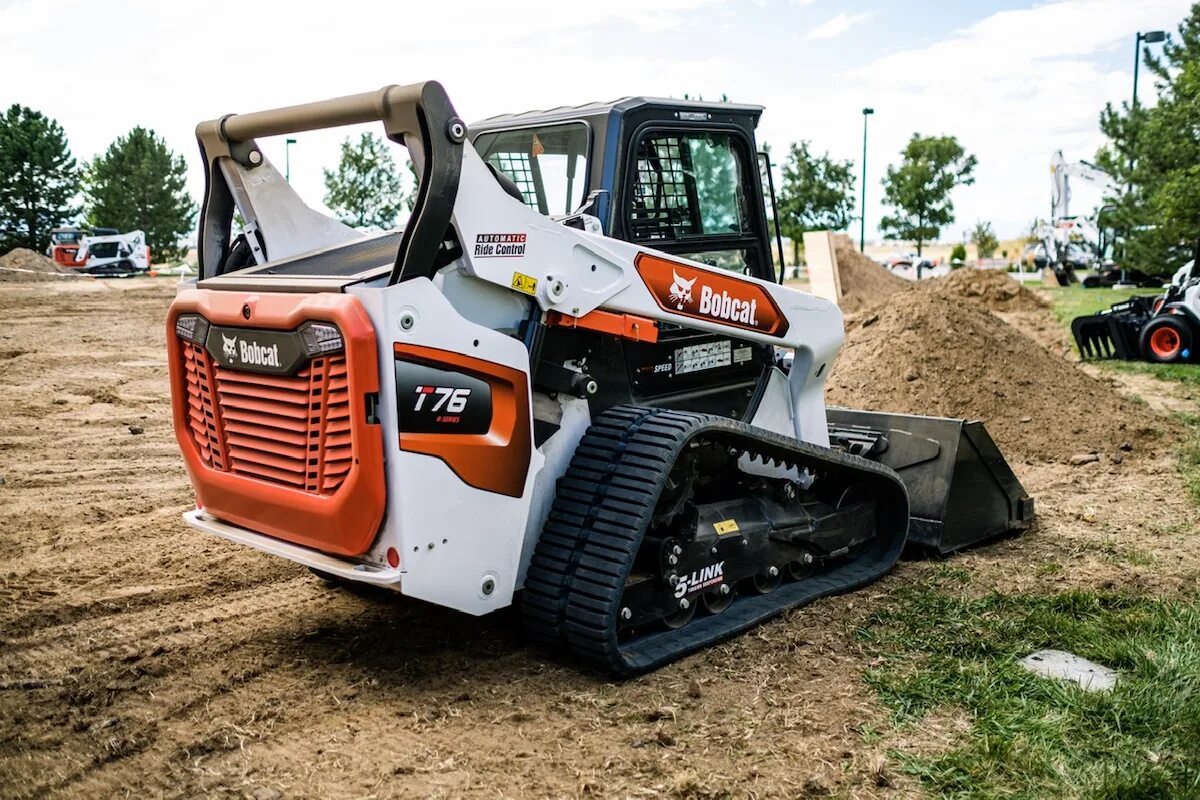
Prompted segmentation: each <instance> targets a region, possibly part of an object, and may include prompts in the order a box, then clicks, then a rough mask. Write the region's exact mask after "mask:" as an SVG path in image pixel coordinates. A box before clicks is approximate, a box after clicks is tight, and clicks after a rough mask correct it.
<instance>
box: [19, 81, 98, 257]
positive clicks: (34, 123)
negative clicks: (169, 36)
mask: <svg viewBox="0 0 1200 800" xmlns="http://www.w3.org/2000/svg"><path fill="white" fill-rule="evenodd" d="M78 183H79V169H78V167H77V166H76V164H75V159H74V157H73V156H72V155H71V150H70V148H69V147H68V146H67V137H66V134H64V133H63V129H62V127H61V126H60V125H59V124H58V123H57V122H55V121H54V120H52V119H50V118H48V117H46V116H45V115H43V114H42V113H41V112H38V111H34V110H33V109H32V108H27V107H25V106H21V105H17V104H15V103H14V104H13V105H12V106H10V107H9V109H8V110H7V111H6V112H4V114H3V115H0V252H3V251H5V250H8V249H10V248H13V247H28V248H29V249H31V250H36V251H38V252H41V251H43V250H45V249H46V247H47V245H48V244H49V242H50V229H51V228H53V227H55V226H56V225H62V224H63V223H65V222H68V221H69V220H71V219H73V218H74V217H75V216H76V215H77V214H78V213H79V207H78V206H76V205H75V204H74V203H73V201H74V200H75V196H76V194H77V192H78V190H79V185H78Z"/></svg>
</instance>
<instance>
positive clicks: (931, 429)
mask: <svg viewBox="0 0 1200 800" xmlns="http://www.w3.org/2000/svg"><path fill="white" fill-rule="evenodd" d="M828 419H829V439H830V443H831V445H832V446H833V447H837V448H840V449H844V450H847V451H848V452H851V453H854V454H856V455H860V456H862V457H864V458H868V459H870V460H872V461H877V462H879V463H880V464H883V465H885V466H888V467H891V468H892V469H894V470H895V471H896V472H897V474H899V475H900V478H901V479H902V480H903V481H904V485H905V487H907V489H908V498H909V506H910V509H911V510H910V513H911V518H910V520H909V529H908V540H909V541H910V542H912V543H914V544H917V545H919V546H922V547H924V548H927V549H930V550H934V551H936V552H938V553H941V554H946V553H952V552H954V551H956V550H961V549H963V548H965V547H971V546H973V545H976V544H979V543H980V542H984V541H987V540H988V539H993V538H995V537H997V536H1000V535H1002V534H1005V533H1008V532H1010V531H1017V530H1024V529H1026V528H1028V527H1029V524H1030V523H1031V522H1032V521H1033V498H1032V497H1030V496H1029V494H1028V493H1027V492H1026V491H1025V489H1024V487H1022V486H1021V482H1020V481H1019V480H1017V476H1016V475H1014V474H1013V471H1012V469H1011V468H1010V467H1009V466H1008V462H1007V461H1005V460H1004V456H1003V455H1001V454H1000V449H999V448H998V447H996V443H995V442H994V441H992V437H991V436H989V435H988V432H987V430H986V429H985V428H984V427H983V423H982V422H971V421H968V420H962V419H947V418H944V417H920V416H914V415H910V414H887V413H883V412H877V411H856V410H853V409H848V408H830V409H829V410H828Z"/></svg>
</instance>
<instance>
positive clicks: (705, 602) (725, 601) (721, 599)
mask: <svg viewBox="0 0 1200 800" xmlns="http://www.w3.org/2000/svg"><path fill="white" fill-rule="evenodd" d="M735 594H736V593H735V592H734V591H733V587H732V586H730V585H729V584H727V583H723V584H721V588H720V589H713V590H712V591H711V592H705V593H704V594H702V595H700V607H701V608H703V609H704V612H705V613H706V614H712V615H716V614H720V613H721V612H722V611H724V610H725V609H727V608H729V604H730V603H732V602H733V598H734V595H735Z"/></svg>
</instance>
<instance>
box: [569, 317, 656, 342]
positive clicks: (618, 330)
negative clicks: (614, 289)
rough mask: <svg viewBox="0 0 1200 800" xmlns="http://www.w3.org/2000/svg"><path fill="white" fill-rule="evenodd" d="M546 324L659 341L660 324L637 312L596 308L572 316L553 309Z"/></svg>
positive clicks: (643, 340) (640, 339) (641, 340)
mask: <svg viewBox="0 0 1200 800" xmlns="http://www.w3.org/2000/svg"><path fill="white" fill-rule="evenodd" d="M546 324H547V325H551V326H556V327H560V328H586V329H587V330H591V331H599V332H600V333H608V334H612V335H613V336H620V337H622V338H625V339H632V340H633V341H635V342H657V341H658V324H657V323H655V321H654V320H652V319H648V318H647V317H639V316H637V315H636V314H614V313H613V312H611V311H601V310H600V309H596V310H595V311H592V312H591V313H588V314H584V315H583V316H582V317H571V316H568V315H566V314H560V313H559V312H557V311H551V312H549V313H548V314H546Z"/></svg>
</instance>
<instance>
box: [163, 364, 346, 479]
mask: <svg viewBox="0 0 1200 800" xmlns="http://www.w3.org/2000/svg"><path fill="white" fill-rule="evenodd" d="M183 361H184V363H183V367H184V370H183V375H184V381H185V383H186V387H185V388H186V395H185V397H186V401H185V403H186V406H185V409H184V411H185V415H186V418H187V423H188V430H189V432H190V434H191V437H192V440H193V441H194V442H195V443H196V447H197V450H198V451H199V452H200V457H201V459H202V460H203V462H204V463H205V465H207V466H209V467H211V468H213V469H216V470H219V471H221V472H232V473H234V474H239V475H245V476H247V477H252V478H255V479H258V480H264V481H268V482H270V483H275V484H278V485H281V486H287V487H290V488H294V489H298V490H301V491H305V492H310V493H313V494H323V495H330V494H333V493H335V492H336V491H337V490H338V489H339V488H340V487H341V486H342V484H343V483H344V482H345V479H346V476H347V475H348V474H349V472H350V467H351V465H352V464H353V462H354V446H353V439H352V436H351V432H350V390H349V389H350V387H349V383H350V381H349V375H348V370H347V364H346V358H345V355H344V354H339V355H335V356H325V357H322V358H316V359H313V360H312V361H310V362H309V363H308V364H307V365H306V366H305V368H304V369H303V370H301V371H300V372H299V373H297V374H296V375H264V374H259V373H254V372H237V371H234V370H230V369H226V368H224V367H221V366H219V365H217V364H216V363H215V362H214V361H213V359H212V357H211V356H210V355H209V353H208V351H207V350H205V349H204V348H203V347H202V346H200V345H197V344H195V343H193V342H183ZM314 445H315V447H314ZM310 461H315V463H310Z"/></svg>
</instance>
